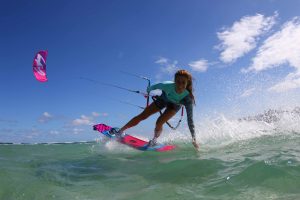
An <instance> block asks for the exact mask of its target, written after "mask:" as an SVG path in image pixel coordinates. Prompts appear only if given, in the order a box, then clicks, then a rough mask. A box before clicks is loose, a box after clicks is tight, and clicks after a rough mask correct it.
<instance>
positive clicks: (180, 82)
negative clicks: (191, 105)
mask: <svg viewBox="0 0 300 200" xmlns="http://www.w3.org/2000/svg"><path fill="white" fill-rule="evenodd" d="M175 84H176V92H178V93H181V92H183V91H184V90H185V88H186V86H187V84H188V79H187V78H186V77H185V76H177V78H176V79H175Z"/></svg>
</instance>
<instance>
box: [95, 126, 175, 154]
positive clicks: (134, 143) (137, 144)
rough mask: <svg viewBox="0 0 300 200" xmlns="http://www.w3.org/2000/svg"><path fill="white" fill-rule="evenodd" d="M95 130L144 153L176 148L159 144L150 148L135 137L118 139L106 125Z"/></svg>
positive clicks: (128, 136)
mask: <svg viewBox="0 0 300 200" xmlns="http://www.w3.org/2000/svg"><path fill="white" fill-rule="evenodd" d="M93 128H94V130H96V131H99V132H100V133H102V134H103V135H105V136H107V137H109V138H111V139H115V140H116V141H118V142H120V143H122V144H125V145H128V146H130V147H132V148H135V149H138V150H142V151H159V152H163V151H171V150H173V149H175V148H176V146H174V145H165V144H157V145H156V146H152V147H148V142H146V141H144V140H141V139H139V138H136V137H134V136H131V135H128V134H125V135H123V136H121V137H116V136H115V135H112V134H110V130H111V129H112V127H110V126H107V125H105V124H97V125H94V126H93Z"/></svg>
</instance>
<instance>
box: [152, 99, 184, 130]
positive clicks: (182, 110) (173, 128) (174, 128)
mask: <svg viewBox="0 0 300 200" xmlns="http://www.w3.org/2000/svg"><path fill="white" fill-rule="evenodd" d="M157 97H158V96H152V97H151V98H152V100H153V102H154V103H155V105H156V106H157V107H159V106H158V105H157V103H156V100H157ZM180 106H181V115H180V119H179V121H178V122H177V124H176V126H175V127H174V126H172V125H171V124H170V123H169V122H168V121H167V122H166V124H167V125H168V126H169V127H170V128H171V129H172V130H176V129H177V128H178V127H179V126H180V123H181V121H182V118H183V112H184V108H183V106H182V105H180ZM159 114H160V115H162V114H163V113H162V112H161V110H159Z"/></svg>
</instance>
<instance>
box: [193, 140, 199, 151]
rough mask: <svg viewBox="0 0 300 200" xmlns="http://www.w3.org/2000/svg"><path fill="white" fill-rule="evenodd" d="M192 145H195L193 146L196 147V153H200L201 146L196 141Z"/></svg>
mask: <svg viewBox="0 0 300 200" xmlns="http://www.w3.org/2000/svg"><path fill="white" fill-rule="evenodd" d="M192 143H193V145H194V147H195V149H196V151H199V149H200V146H199V144H198V143H197V142H196V139H193V142H192Z"/></svg>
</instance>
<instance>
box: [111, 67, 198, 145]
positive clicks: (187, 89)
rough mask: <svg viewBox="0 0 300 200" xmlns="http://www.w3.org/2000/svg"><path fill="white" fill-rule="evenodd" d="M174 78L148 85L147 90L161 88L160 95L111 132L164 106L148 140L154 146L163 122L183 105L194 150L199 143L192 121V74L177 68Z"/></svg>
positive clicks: (137, 121)
mask: <svg viewBox="0 0 300 200" xmlns="http://www.w3.org/2000/svg"><path fill="white" fill-rule="evenodd" d="M174 80H175V82H172V81H167V82H163V83H158V84H155V85H152V86H150V87H148V88H147V92H150V91H151V90H155V89H160V90H162V94H161V96H159V97H157V98H156V100H155V101H154V102H152V103H151V104H150V105H149V106H148V107H146V108H145V110H144V111H143V112H142V113H140V114H139V115H137V116H135V117H134V118H132V119H131V120H130V121H129V122H128V123H127V124H126V125H125V126H123V127H122V128H121V129H119V130H115V129H114V130H113V131H112V132H113V133H115V134H121V133H123V132H124V131H125V130H126V129H128V128H131V127H133V126H136V125H137V124H138V123H139V122H141V121H142V120H145V119H147V118H148V117H149V116H151V115H153V114H154V113H156V112H158V111H160V110H162V109H163V108H165V107H166V109H165V111H164V112H163V114H162V115H160V116H159V117H158V119H157V121H156V126H155V129H154V137H153V139H152V140H150V141H149V146H154V145H155V144H156V141H157V138H158V137H159V136H160V134H161V132H162V129H163V124H164V123H166V122H167V121H168V120H169V119H171V118H172V117H173V116H174V115H175V114H176V113H177V112H178V111H179V110H180V108H181V105H184V106H185V109H186V112H187V121H188V126H189V129H190V132H191V135H192V143H193V145H194V147H195V148H196V150H198V149H199V145H198V144H197V142H196V137H195V128H194V121H193V105H194V104H195V98H194V95H193V87H192V84H193V82H192V75H191V74H190V73H189V72H188V71H186V70H178V71H177V72H176V73H175V78H174Z"/></svg>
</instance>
